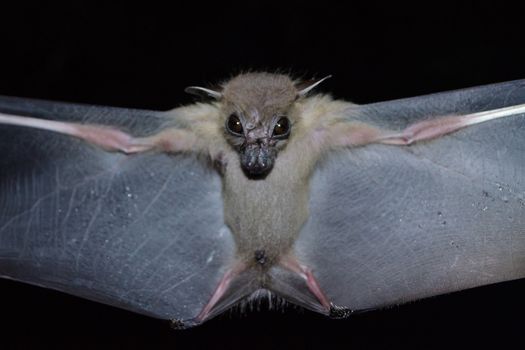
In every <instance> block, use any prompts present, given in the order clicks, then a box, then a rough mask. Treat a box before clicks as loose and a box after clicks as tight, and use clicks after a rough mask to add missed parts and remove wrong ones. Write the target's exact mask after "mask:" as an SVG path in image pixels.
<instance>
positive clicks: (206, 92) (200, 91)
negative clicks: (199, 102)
mask: <svg viewBox="0 0 525 350" xmlns="http://www.w3.org/2000/svg"><path fill="white" fill-rule="evenodd" d="M184 91H185V92H187V93H188V94H192V95H197V96H201V97H207V98H210V97H211V98H213V99H216V100H220V99H221V98H222V93H220V92H219V91H216V90H212V89H206V88H203V87H200V86H188V87H187V88H186V89H184Z"/></svg>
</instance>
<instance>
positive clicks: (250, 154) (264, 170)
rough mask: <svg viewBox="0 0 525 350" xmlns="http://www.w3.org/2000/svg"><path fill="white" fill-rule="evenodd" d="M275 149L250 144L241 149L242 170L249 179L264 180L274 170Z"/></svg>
mask: <svg viewBox="0 0 525 350" xmlns="http://www.w3.org/2000/svg"><path fill="white" fill-rule="evenodd" d="M275 155H276V152H275V149H274V148H273V147H268V146H265V145H258V144H250V145H246V146H245V147H243V149H241V168H242V170H243V171H244V173H245V174H246V176H247V177H249V178H251V179H254V180H258V179H264V178H265V177H266V176H268V174H269V173H270V171H272V169H273V165H274V162H275Z"/></svg>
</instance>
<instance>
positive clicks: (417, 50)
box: [0, 1, 525, 349]
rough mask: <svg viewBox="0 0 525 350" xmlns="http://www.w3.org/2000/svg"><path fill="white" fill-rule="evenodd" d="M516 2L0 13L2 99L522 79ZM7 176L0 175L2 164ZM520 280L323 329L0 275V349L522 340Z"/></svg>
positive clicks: (307, 321)
mask: <svg viewBox="0 0 525 350" xmlns="http://www.w3.org/2000/svg"><path fill="white" fill-rule="evenodd" d="M524 10H525V8H524V7H523V6H522V7H521V8H519V7H516V6H513V7H507V6H506V5H505V4H503V3H501V2H500V3H493V4H489V5H482V4H479V3H474V2H472V3H470V4H464V5H458V4H455V5H453V6H445V5H444V4H443V3H438V2H434V3H432V4H428V3H424V4H422V5H419V6H415V5H410V6H408V5H404V6H403V5H400V4H394V3H392V4H386V3H384V4H372V3H366V4H360V3H351V4H350V3H346V4H344V5H343V4H339V3H329V2H327V1H318V2H316V3H312V4H306V3H305V2H295V1H291V2H287V3H285V2H281V3H274V4H271V3H268V2H264V1H253V2H248V1H246V2H244V3H243V4H237V5H236V4H230V3H216V4H215V5H214V6H210V5H208V4H206V3H203V2H199V1H193V3H190V4H185V5H184V6H183V5H178V4H177V3H176V2H172V3H171V6H168V5H163V6H162V5H160V4H154V3H152V2H149V3H147V5H146V3H143V4H142V5H132V4H130V3H127V2H111V4H109V3H96V2H92V1H76V2H73V3H70V4H60V5H59V4H56V3H55V4H44V3H39V4H36V3H23V2H22V3H17V5H9V6H6V5H5V4H4V5H1V6H0V94H4V95H15V96H24V97H37V98H45V99H54V100H62V101H71V102H83V103H91V104H101V105H114V106H125V107H134V108H146V109H154V110H157V109H169V108H172V107H176V106H178V105H180V104H183V103H188V102H190V101H191V97H189V96H186V95H184V93H183V92H182V91H183V88H184V87H185V86H188V85H195V84H199V85H206V84H210V83H214V82H217V81H221V80H223V79H226V78H228V77H229V76H231V75H232V74H235V73H237V72H239V71H242V70H248V69H255V70H271V71H275V70H277V69H279V70H281V71H284V72H292V73H294V74H295V75H296V76H303V77H312V76H319V77H320V76H324V75H327V74H333V75H334V77H333V78H332V79H330V80H329V81H327V82H326V83H325V84H323V87H322V89H323V90H324V91H330V92H331V93H333V94H334V95H335V96H336V97H340V98H346V99H350V100H352V101H354V102H358V103H368V102H373V101H380V100H389V99H395V98H401V97H409V96H416V95H421V94H426V93H432V92H437V91H444V90H451V89H456V88H463V87H469V86H476V85H481V84H488V83H495V82H501V81H506V80H513V79H521V78H525V64H524V63H525V45H524V43H525V40H524V33H525V23H524V21H523V14H524V13H525V12H524ZM2 171H4V170H2ZM524 295H525V281H524V280H521V281H515V282H508V283H503V284H499V285H496V286H488V287H483V288H478V289H475V290H469V291H464V292H460V293H455V294H452V295H448V296H441V297H436V298H431V299H428V300H424V301H418V302H414V303H411V304H408V305H404V306H396V307H393V308H390V309H387V310H380V311H374V312H369V313H365V314H361V315H357V316H355V317H352V318H350V319H348V320H345V321H334V320H329V319H325V318H324V317H322V316H318V315H315V314H312V313H310V312H307V311H301V310H297V309H286V310H285V312H280V311H261V312H259V313H255V312H254V313H250V314H246V315H240V314H239V313H235V312H234V313H231V314H226V315H224V316H222V317H219V318H217V319H214V320H212V321H210V322H208V323H206V324H204V325H203V326H201V327H198V328H195V329H191V330H187V331H173V330H171V329H169V327H168V325H167V324H166V323H165V322H163V321H158V320H154V319H150V318H147V317H143V316H140V315H136V314H132V313H129V312H126V311H122V310H118V309H114V308H111V307H108V306H104V305H99V304H96V303H92V302H89V301H84V300H80V299H78V298H75V297H71V296H67V295H64V294H61V293H58V292H54V291H48V290H43V289H39V288H36V287H29V286H25V285H21V284H18V283H15V282H11V281H4V280H1V281H0V322H1V325H0V348H85V349H91V348H95V347H99V346H100V345H102V346H104V347H107V348H125V349H129V348H146V347H150V346H158V347H162V348H170V349H177V348H195V347H196V348H199V347H213V348H224V349H232V348H246V349H263V348H264V349H266V348H274V347H278V348H286V349H289V348H319V347H325V346H327V347H336V348H339V347H341V348H350V347H357V348H363V347H364V348H373V347H389V348H391V347H396V346H404V347H419V348H443V347H446V348H450V347H459V346H461V347H464V346H473V345H476V346H485V345H492V346H495V345H497V346H505V345H507V346H508V345H513V346H518V345H520V344H521V346H523V345H524V344H525V341H524V340H523V333H524V331H523V325H524V321H523V318H524V317H523V315H524V314H525V301H524V298H523V296H524Z"/></svg>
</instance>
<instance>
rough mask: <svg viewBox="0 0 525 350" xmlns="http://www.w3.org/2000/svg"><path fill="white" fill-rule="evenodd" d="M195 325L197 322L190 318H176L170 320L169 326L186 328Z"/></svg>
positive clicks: (178, 328)
mask: <svg viewBox="0 0 525 350" xmlns="http://www.w3.org/2000/svg"><path fill="white" fill-rule="evenodd" d="M196 325H198V323H197V322H195V321H192V320H178V319H173V320H170V327H171V328H172V329H176V330H181V329H188V328H191V327H194V326H196Z"/></svg>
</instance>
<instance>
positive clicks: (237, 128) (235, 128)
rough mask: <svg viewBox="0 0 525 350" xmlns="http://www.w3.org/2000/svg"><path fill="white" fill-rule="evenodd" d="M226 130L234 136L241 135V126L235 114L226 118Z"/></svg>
mask: <svg viewBox="0 0 525 350" xmlns="http://www.w3.org/2000/svg"><path fill="white" fill-rule="evenodd" d="M226 128H227V129H228V131H229V132H231V133H232V134H234V135H242V130H243V129H242V124H241V121H240V119H239V117H237V116H236V115H235V114H232V115H230V117H229V118H228V121H227V122H226Z"/></svg>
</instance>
